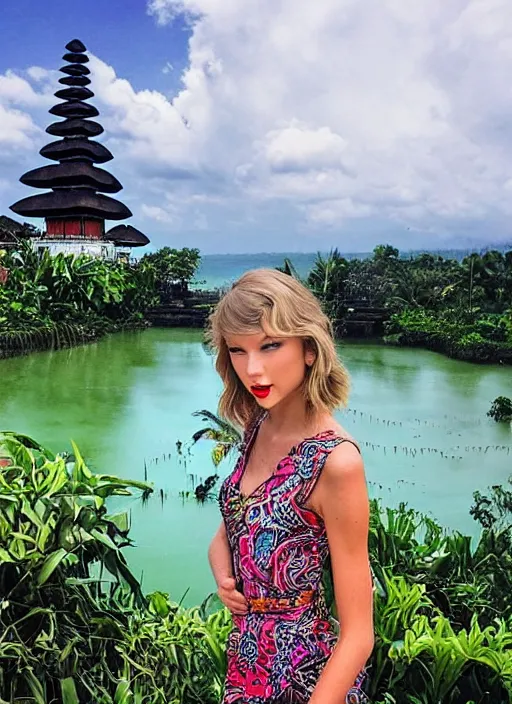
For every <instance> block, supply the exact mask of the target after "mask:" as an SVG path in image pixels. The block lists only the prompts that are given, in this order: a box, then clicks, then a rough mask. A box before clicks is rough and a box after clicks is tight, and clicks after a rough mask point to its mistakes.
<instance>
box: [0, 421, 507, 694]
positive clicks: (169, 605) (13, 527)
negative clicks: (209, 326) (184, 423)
mask: <svg viewBox="0 0 512 704" xmlns="http://www.w3.org/2000/svg"><path fill="white" fill-rule="evenodd" d="M200 415H201V416H202V417H204V418H205V420H206V422H207V423H210V426H211V427H212V428H213V427H217V428H218V427H219V426H218V425H217V424H216V423H215V419H214V418H210V417H209V415H204V413H203V412H201V413H200ZM203 430H204V429H203ZM226 431H228V429H226ZM201 432H202V431H201ZM202 437H207V434H205V433H203V435H202ZM212 440H213V442H216V441H217V438H216V437H213V438H212ZM151 490H152V489H151V486H149V485H147V484H146V483H142V482H135V481H127V480H122V479H119V478H117V477H112V476H108V475H100V474H95V473H93V472H91V470H90V469H89V468H88V467H87V465H86V464H85V462H84V460H83V458H82V457H81V455H80V452H79V450H78V448H76V447H75V446H73V454H72V455H69V454H60V455H54V454H53V453H51V452H49V451H48V450H46V449H45V448H43V447H41V446H40V445H39V444H38V443H37V442H35V441H33V440H31V439H30V438H27V437H24V436H20V435H16V434H15V433H1V434H0V590H1V591H0V596H1V598H2V602H1V609H0V620H1V635H0V698H1V699H0V701H2V702H5V703H7V702H9V703H10V702H14V701H20V702H22V701H26V702H37V703H38V704H49V703H50V702H62V704H77V703H79V702H84V703H85V702H87V703H88V702H91V701H94V702H99V703H100V704H114V703H115V704H121V703H122V704H137V703H139V704H143V703H146V702H147V703H148V704H149V703H150V702H151V703H152V704H168V703H169V702H172V703H173V704H192V703H194V704H196V703H197V704H199V703H200V702H204V703H205V704H218V703H219V701H220V698H221V694H222V683H223V681H224V676H225V672H226V657H225V651H226V643H227V637H228V634H229V630H230V627H231V620H230V616H229V614H228V612H227V611H226V610H225V609H222V608H220V606H221V605H220V603H219V602H218V600H217V599H216V598H215V597H214V596H211V597H209V598H208V599H207V600H206V601H205V602H204V604H203V605H202V606H201V607H198V608H193V609H184V608H183V607H181V606H179V605H178V604H176V603H174V602H172V601H170V600H169V598H168V595H166V594H164V593H162V592H154V593H152V594H150V595H147V596H145V595H143V593H142V590H141V588H140V585H139V584H138V582H137V580H136V579H135V577H134V576H133V574H132V573H131V572H130V569H129V566H128V563H127V560H126V557H125V554H124V552H125V551H126V550H127V549H129V548H130V545H131V541H130V538H129V528H130V521H129V516H128V515H127V514H125V513H118V514H110V513H109V512H108V503H109V501H110V497H113V496H116V495H129V494H130V493H131V492H133V491H138V492H141V493H142V495H143V496H144V497H146V498H147V497H148V496H149V494H150V492H151ZM483 498H485V499H486V501H487V502H488V503H487V509H488V512H489V513H490V514H492V515H496V516H497V515H498V513H497V512H496V511H497V510H498V509H497V505H496V502H495V501H494V500H493V498H491V499H489V498H488V497H483ZM371 508H372V511H371V526H370V552H371V559H372V566H373V570H374V575H375V632H376V645H375V650H374V654H373V656H372V660H371V668H370V684H369V695H370V697H371V700H372V701H373V702H376V704H392V703H393V702H394V703H395V704H418V703H420V704H434V703H435V704H468V703H470V702H475V703H476V702H479V703H481V704H491V703H492V704H505V703H506V702H509V701H510V698H511V696H512V596H511V595H512V584H511V581H512V553H511V545H512V539H511V530H512V528H511V524H510V521H508V523H505V524H504V525H500V526H499V527H497V526H496V525H493V526H491V527H488V526H487V527H484V529H483V530H482V532H481V535H480V538H479V540H478V541H477V542H476V543H475V544H474V545H473V544H472V541H471V540H470V538H469V537H467V536H463V535H460V534H458V533H455V534H446V533H444V532H443V530H442V529H441V528H440V527H439V526H438V525H437V524H436V523H435V522H434V521H432V520H431V519H430V518H426V517H423V516H421V515H419V514H418V513H417V512H415V511H413V510H411V509H409V508H407V507H406V506H404V505H400V506H399V507H398V508H396V509H390V508H388V509H385V508H383V507H382V506H381V505H380V504H379V503H377V502H375V501H374V502H372V507H371Z"/></svg>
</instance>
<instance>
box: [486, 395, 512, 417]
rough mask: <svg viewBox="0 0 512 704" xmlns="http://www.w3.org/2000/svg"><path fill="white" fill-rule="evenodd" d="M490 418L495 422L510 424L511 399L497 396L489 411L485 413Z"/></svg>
mask: <svg viewBox="0 0 512 704" xmlns="http://www.w3.org/2000/svg"><path fill="white" fill-rule="evenodd" d="M487 415H488V416H489V417H490V418H493V419H494V420H495V421H496V422H498V423H499V422H502V421H504V422H511V421H512V399H510V398H508V397H507V396H498V398H495V399H494V401H493V404H492V406H491V408H490V410H489V411H488V412H487Z"/></svg>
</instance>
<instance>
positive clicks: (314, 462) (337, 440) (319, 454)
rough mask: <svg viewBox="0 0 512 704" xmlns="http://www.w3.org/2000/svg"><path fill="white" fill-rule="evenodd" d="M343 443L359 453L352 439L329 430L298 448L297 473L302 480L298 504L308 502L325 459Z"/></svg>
mask: <svg viewBox="0 0 512 704" xmlns="http://www.w3.org/2000/svg"><path fill="white" fill-rule="evenodd" d="M344 442H349V443H351V444H352V445H354V447H355V448H356V449H357V451H358V452H359V453H361V449H360V447H359V445H358V444H357V442H356V441H355V440H354V439H353V438H350V437H348V436H342V435H338V434H336V433H335V432H334V431H330V430H328V431H326V432H324V433H321V434H320V435H317V436H316V437H314V438H311V439H308V440H305V441H304V442H303V443H302V446H301V447H300V448H298V450H299V452H298V455H299V456H298V462H297V472H298V474H299V476H300V478H301V480H302V481H301V484H300V489H299V491H298V493H297V500H298V502H299V503H301V504H304V503H305V502H306V501H307V500H308V498H309V497H310V495H311V493H312V492H313V489H314V488H315V486H316V483H317V481H318V479H319V477H320V474H321V473H322V470H323V468H324V465H325V462H326V460H327V458H328V457H329V455H330V454H331V452H332V451H333V450H334V448H335V447H338V445H341V444H342V443H344Z"/></svg>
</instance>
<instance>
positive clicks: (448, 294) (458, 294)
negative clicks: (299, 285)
mask: <svg viewBox="0 0 512 704" xmlns="http://www.w3.org/2000/svg"><path fill="white" fill-rule="evenodd" d="M281 270H283V271H286V272H287V273H289V274H290V275H295V272H294V270H293V269H292V265H291V262H285V266H284V267H282V268H281ZM306 283H307V285H308V286H309V287H310V288H311V290H312V291H313V293H315V295H316V296H317V297H318V298H319V299H320V301H321V302H322V305H323V307H324V310H325V312H326V313H327V315H328V316H329V317H330V319H331V320H332V322H333V324H334V329H335V331H336V333H337V334H338V335H343V334H344V333H345V331H346V330H347V329H348V327H349V325H350V322H351V320H352V319H353V318H354V315H359V317H364V314H365V311H366V312H367V313H368V314H369V315H370V317H369V320H370V322H371V320H372V317H371V316H372V315H373V311H379V310H380V311H381V314H380V315H381V318H382V320H384V321H385V322H384V327H383V329H382V333H383V335H384V339H385V341H386V342H388V343H391V344H399V345H410V346H420V347H426V348H429V349H433V350H435V351H439V352H443V353H445V354H448V355H450V356H452V357H456V358H458V359H464V360H470V361H475V362H505V363H512V307H511V304H512V251H508V252H506V253H504V254H503V253H502V252H499V251H497V250H492V251H489V252H486V253H485V254H483V255H480V254H477V253H472V254H471V255H469V256H467V257H465V258H464V259H462V261H460V262H459V261H457V260H455V259H444V258H443V257H441V256H438V255H433V254H420V255H418V256H416V257H411V258H409V259H406V258H403V257H401V256H400V252H399V251H398V250H397V249H396V248H394V247H391V246H390V245H378V246H377V247H376V248H375V249H374V251H373V255H372V256H371V257H369V258H367V259H351V260H347V259H345V258H344V257H343V256H342V255H341V254H340V253H339V251H338V250H337V249H335V250H333V251H331V252H330V253H329V255H328V256H327V257H325V256H323V255H321V254H318V255H317V259H316V262H315V264H314V267H313V269H312V270H311V272H310V274H309V276H308V278H307V280H306ZM373 327H374V326H373ZM375 329H376V328H375V327H374V330H375Z"/></svg>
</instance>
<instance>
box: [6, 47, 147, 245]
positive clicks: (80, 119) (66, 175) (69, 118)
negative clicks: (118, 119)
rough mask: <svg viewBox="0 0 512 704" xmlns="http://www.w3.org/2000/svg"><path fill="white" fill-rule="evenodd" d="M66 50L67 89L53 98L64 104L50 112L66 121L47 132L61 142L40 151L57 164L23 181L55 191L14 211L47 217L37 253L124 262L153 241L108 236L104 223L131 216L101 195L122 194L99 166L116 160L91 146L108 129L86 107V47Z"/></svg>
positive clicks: (126, 234)
mask: <svg viewBox="0 0 512 704" xmlns="http://www.w3.org/2000/svg"><path fill="white" fill-rule="evenodd" d="M66 49H67V53H66V54H64V56H63V57H62V58H63V59H64V61H66V62H67V63H66V65H65V66H63V67H62V68H61V69H60V71H61V72H62V73H64V74H65V76H63V77H62V78H60V79H59V83H61V84H62V85H63V86H65V87H64V88H62V89H60V90H58V91H57V92H56V93H55V97H57V98H59V99H61V100H62V101H63V102H60V103H58V104H57V105H55V106H54V107H53V108H51V110H50V114H52V115H56V116H57V117H63V118H64V120H60V121H58V122H53V123H52V124H51V125H50V126H49V127H47V128H46V132H48V134H51V135H54V136H55V137H59V139H58V140H56V141H54V142H51V143H50V144H47V145H46V146H45V147H43V148H42V149H41V151H40V152H39V153H40V154H41V156H44V157H45V158H47V159H51V160H53V161H57V162H58V164H53V165H48V166H41V167H39V168H37V169H33V170H32V171H28V172H27V173H26V174H23V176H22V177H21V178H20V181H21V183H23V184H25V185H26V186H32V187H33V188H44V189H51V191H49V192H47V193H40V194H37V195H33V196H29V197H28V198H23V199H22V200H19V201H18V202H17V203H14V204H13V205H11V210H13V211H14V212H15V213H17V214H18V215H22V216H23V217H29V218H45V222H46V228H45V232H44V234H43V235H42V236H41V237H39V238H37V239H34V244H35V246H36V247H37V248H38V249H48V250H49V251H50V252H51V253H52V254H57V253H58V252H70V253H74V254H89V255H92V256H101V257H105V258H109V259H115V258H117V257H119V256H122V257H123V258H125V257H126V256H129V252H130V251H131V248H132V247H142V246H144V245H146V244H148V243H149V239H148V238H147V237H146V235H144V234H142V232H139V230H137V229H136V228H134V227H132V226H130V225H128V226H127V225H118V226H117V227H114V228H112V229H111V230H109V231H107V232H105V220H125V219H126V218H129V217H131V215H132V213H131V211H130V210H129V209H128V208H127V207H126V205H124V204H123V203H121V201H119V200H116V199H115V198H111V197H110V196H108V195H103V194H104V193H109V194H110V193H118V192H119V191H120V190H121V189H122V185H121V184H120V183H119V181H118V180H117V178H115V176H112V174H110V173H109V172H108V171H105V169H101V168H98V167H97V166H95V164H105V163H106V162H108V161H111V160H112V159H113V158H114V157H113V156H112V154H111V153H110V151H109V150H108V149H107V148H106V147H105V146H104V145H103V144H101V143H99V142H95V141H93V138H94V137H98V136H99V135H100V134H102V132H103V131H104V130H103V127H102V126H101V125H100V124H99V123H98V122H95V121H94V120H93V119H92V118H94V117H98V115H99V112H98V110H97V109H96V108H95V107H94V106H93V105H91V104H90V103H88V102H86V101H88V100H89V99H90V98H92V97H93V96H94V93H93V92H92V91H91V90H90V89H89V88H88V87H87V86H88V85H89V84H90V83H91V80H90V78H89V77H88V76H89V74H90V70H89V69H88V68H87V66H86V64H87V63H88V62H89V57H88V56H87V54H86V53H85V52H86V47H85V46H84V44H83V43H82V42H81V41H80V40H78V39H73V41H71V42H69V44H66Z"/></svg>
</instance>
